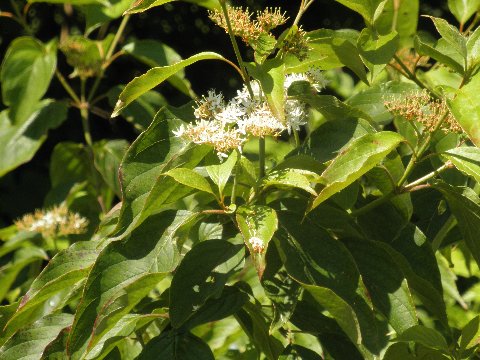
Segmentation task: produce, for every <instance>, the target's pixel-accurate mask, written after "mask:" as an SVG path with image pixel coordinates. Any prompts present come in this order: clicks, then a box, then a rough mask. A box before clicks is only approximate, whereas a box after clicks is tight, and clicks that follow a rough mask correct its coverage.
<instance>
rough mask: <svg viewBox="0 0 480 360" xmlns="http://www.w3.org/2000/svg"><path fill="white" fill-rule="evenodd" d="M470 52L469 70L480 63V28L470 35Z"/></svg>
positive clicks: (468, 44) (468, 46) (468, 43)
mask: <svg viewBox="0 0 480 360" xmlns="http://www.w3.org/2000/svg"><path fill="white" fill-rule="evenodd" d="M467 53H468V59H467V63H468V70H472V69H474V68H475V66H477V65H478V64H479V63H480V28H479V27H477V29H476V30H475V31H474V32H473V33H472V34H471V35H470V36H469V37H468V40H467Z"/></svg>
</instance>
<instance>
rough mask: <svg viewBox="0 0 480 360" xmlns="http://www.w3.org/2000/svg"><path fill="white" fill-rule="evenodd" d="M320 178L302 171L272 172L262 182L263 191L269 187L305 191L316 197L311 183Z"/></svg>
mask: <svg viewBox="0 0 480 360" xmlns="http://www.w3.org/2000/svg"><path fill="white" fill-rule="evenodd" d="M319 179H320V176H319V175H318V174H316V173H314V172H312V171H308V170H302V169H292V168H289V169H283V170H273V171H271V172H269V173H268V175H267V176H266V177H265V178H263V180H262V185H261V186H262V187H263V189H264V190H265V189H267V188H268V187H270V186H275V187H278V188H284V187H286V188H289V187H293V188H298V189H302V190H305V191H306V192H308V193H310V194H312V195H314V196H317V193H316V192H315V190H313V189H312V186H311V183H312V182H318V180H319Z"/></svg>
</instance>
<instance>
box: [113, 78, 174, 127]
mask: <svg viewBox="0 0 480 360" xmlns="http://www.w3.org/2000/svg"><path fill="white" fill-rule="evenodd" d="M124 88H125V87H124V86H115V87H113V88H111V89H110V90H109V91H108V93H107V96H108V103H109V105H110V106H111V107H112V108H113V107H114V106H115V102H116V101H117V99H118V96H119V95H120V93H121V92H122V90H123V89H124ZM167 105H168V104H167V101H166V100H165V98H164V97H163V96H162V95H161V94H160V93H158V92H156V91H153V90H151V91H147V92H146V93H145V94H143V95H142V96H140V97H139V98H138V99H136V100H135V101H133V102H131V103H130V105H128V106H127V107H126V108H124V109H123V110H122V111H121V116H122V117H123V118H124V119H125V120H127V121H128V122H129V123H131V124H132V125H133V126H134V127H135V129H136V130H138V131H144V130H145V129H147V128H148V126H149V125H150V123H151V122H152V119H153V118H154V117H155V114H156V113H157V112H158V111H159V110H160V109H161V108H162V107H164V106H167Z"/></svg>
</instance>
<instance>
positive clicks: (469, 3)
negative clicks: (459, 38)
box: [448, 0, 480, 25]
mask: <svg viewBox="0 0 480 360" xmlns="http://www.w3.org/2000/svg"><path fill="white" fill-rule="evenodd" d="M448 8H449V9H450V12H451V13H452V14H453V15H454V16H455V18H456V19H457V20H458V22H459V23H460V24H462V25H463V24H465V23H466V22H467V21H468V19H470V18H471V17H472V15H473V14H475V12H477V11H479V10H480V0H448Z"/></svg>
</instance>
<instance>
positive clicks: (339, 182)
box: [309, 131, 404, 211]
mask: <svg viewBox="0 0 480 360" xmlns="http://www.w3.org/2000/svg"><path fill="white" fill-rule="evenodd" d="M403 140H404V139H403V137H402V136H401V135H399V134H397V133H393V132H388V131H383V132H379V133H375V134H367V135H364V136H362V137H360V138H358V139H356V140H354V141H353V142H352V143H351V144H350V146H349V147H348V148H347V149H346V150H345V151H344V152H343V153H341V154H340V155H338V156H337V157H336V158H335V159H334V160H333V162H332V163H331V164H330V165H329V166H328V167H327V169H326V170H325V171H324V172H323V173H322V175H321V177H322V180H321V182H322V183H323V185H324V187H323V188H322V189H320V191H319V195H318V196H317V197H316V198H315V199H314V200H313V202H312V204H311V205H310V207H309V211H311V210H312V209H314V208H315V207H317V206H318V205H320V204H321V203H322V202H323V201H325V200H327V199H328V198H329V197H330V196H332V195H333V194H335V193H337V192H339V191H340V190H342V189H344V188H346V187H347V186H348V185H350V184H351V183H352V182H354V181H355V180H357V179H358V178H360V177H361V176H362V175H363V174H365V173H366V172H368V171H369V170H370V169H372V168H373V167H374V166H375V165H376V164H377V163H379V162H380V161H381V160H382V159H383V158H384V157H385V156H386V155H388V153H390V152H391V151H392V150H393V149H394V148H395V147H397V145H398V144H399V143H400V142H402V141H403Z"/></svg>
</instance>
